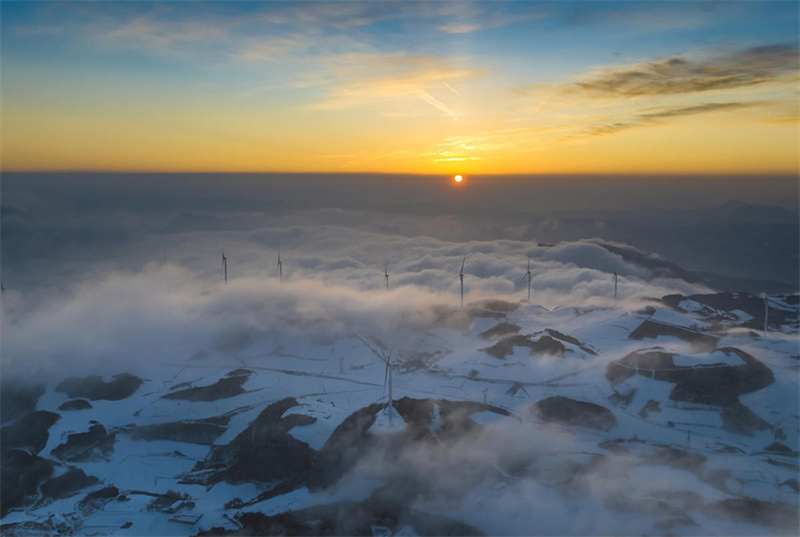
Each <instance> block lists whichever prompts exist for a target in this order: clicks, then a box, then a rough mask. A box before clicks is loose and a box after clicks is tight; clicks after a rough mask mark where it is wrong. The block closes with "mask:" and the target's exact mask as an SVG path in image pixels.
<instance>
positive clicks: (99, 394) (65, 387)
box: [56, 373, 142, 401]
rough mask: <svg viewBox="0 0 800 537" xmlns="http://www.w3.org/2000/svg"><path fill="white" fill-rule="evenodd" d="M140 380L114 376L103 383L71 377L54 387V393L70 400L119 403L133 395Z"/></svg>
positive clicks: (133, 377) (91, 379) (102, 381)
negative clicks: (62, 394) (65, 396)
mask: <svg viewBox="0 0 800 537" xmlns="http://www.w3.org/2000/svg"><path fill="white" fill-rule="evenodd" d="M141 384H142V379H140V378H139V377H137V376H136V375H131V374H130V373H120V374H118V375H114V376H113V377H112V380H111V381H109V382H105V381H104V380H103V377H100V376H91V377H71V378H68V379H66V380H65V381H63V382H61V383H60V384H59V385H58V386H56V391H58V392H62V393H66V394H67V395H68V396H69V397H70V398H71V399H89V400H90V401H101V400H102V401H121V400H122V399H127V398H128V397H130V396H131V395H133V394H134V393H135V392H136V390H138V389H139V386H141Z"/></svg>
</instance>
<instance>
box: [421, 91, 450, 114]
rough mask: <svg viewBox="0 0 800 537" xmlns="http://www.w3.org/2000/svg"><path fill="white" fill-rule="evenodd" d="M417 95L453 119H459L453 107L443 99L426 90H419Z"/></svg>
mask: <svg viewBox="0 0 800 537" xmlns="http://www.w3.org/2000/svg"><path fill="white" fill-rule="evenodd" d="M417 96H418V97H419V98H420V99H422V100H423V101H425V102H426V103H428V104H432V105H433V106H435V107H436V108H438V109H439V110H441V111H442V112H444V113H445V114H447V115H448V116H450V117H451V118H453V121H458V115H457V114H456V113H455V112H453V109H452V108H450V107H449V106H447V105H446V104H444V103H443V102H442V101H440V100H439V99H437V98H436V97H434V96H433V95H431V94H430V93H428V92H427V91H425V90H417Z"/></svg>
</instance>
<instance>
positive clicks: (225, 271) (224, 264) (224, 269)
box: [222, 251, 228, 283]
mask: <svg viewBox="0 0 800 537" xmlns="http://www.w3.org/2000/svg"><path fill="white" fill-rule="evenodd" d="M222 275H223V277H224V278H225V283H228V258H227V257H225V252H224V251H223V252H222Z"/></svg>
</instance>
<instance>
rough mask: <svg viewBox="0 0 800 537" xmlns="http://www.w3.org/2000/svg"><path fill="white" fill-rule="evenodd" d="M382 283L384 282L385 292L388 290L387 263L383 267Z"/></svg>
mask: <svg viewBox="0 0 800 537" xmlns="http://www.w3.org/2000/svg"><path fill="white" fill-rule="evenodd" d="M383 281H385V282H386V290H387V291H388V290H389V264H388V263H387V264H386V265H384V267H383Z"/></svg>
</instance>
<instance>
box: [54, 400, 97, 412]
mask: <svg viewBox="0 0 800 537" xmlns="http://www.w3.org/2000/svg"><path fill="white" fill-rule="evenodd" d="M90 408H92V404H91V403H90V402H89V401H87V400H86V399H70V400H69V401H66V402H64V403H62V404H61V406H60V407H58V409H59V410H65V411H69V410H88V409H90Z"/></svg>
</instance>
